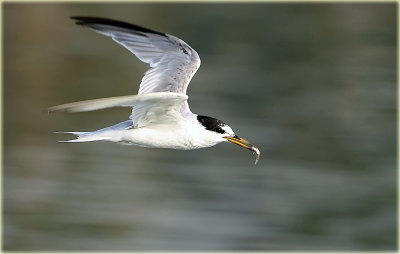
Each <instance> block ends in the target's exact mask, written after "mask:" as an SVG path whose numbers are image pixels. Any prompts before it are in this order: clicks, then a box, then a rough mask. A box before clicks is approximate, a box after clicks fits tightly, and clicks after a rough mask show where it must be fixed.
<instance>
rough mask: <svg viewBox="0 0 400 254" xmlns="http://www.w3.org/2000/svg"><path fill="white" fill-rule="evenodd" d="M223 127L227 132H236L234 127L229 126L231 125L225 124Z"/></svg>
mask: <svg viewBox="0 0 400 254" xmlns="http://www.w3.org/2000/svg"><path fill="white" fill-rule="evenodd" d="M221 129H223V130H224V131H225V132H226V133H228V134H232V135H233V134H235V133H234V132H233V130H232V128H231V127H229V125H227V124H225V125H224V126H221Z"/></svg>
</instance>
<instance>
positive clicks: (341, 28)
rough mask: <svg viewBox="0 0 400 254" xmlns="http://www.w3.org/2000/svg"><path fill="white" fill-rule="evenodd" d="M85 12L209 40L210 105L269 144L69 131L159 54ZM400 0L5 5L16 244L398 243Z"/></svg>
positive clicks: (196, 95) (202, 75) (6, 129)
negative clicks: (81, 135) (58, 110)
mask: <svg viewBox="0 0 400 254" xmlns="http://www.w3.org/2000/svg"><path fill="white" fill-rule="evenodd" d="M72 15H91V16H101V17H109V18H115V19H120V20H125V21H127V22H132V23H136V24H139V25H142V26H145V27H149V28H152V29H155V30H159V31H162V32H166V33H169V34H172V35H175V36H177V37H179V38H181V39H183V40H184V41H186V42H187V43H188V44H190V45H191V46H192V47H193V48H194V49H196V51H197V52H198V53H199V55H200V57H201V60H202V66H201V67H200V69H199V71H198V72H197V74H196V76H195V77H194V79H193V80H192V83H191V86H190V87H189V90H188V94H189V101H190V105H191V109H192V111H193V112H195V113H199V114H204V115H209V116H213V117H216V118H219V119H221V120H223V121H225V122H226V123H228V124H229V125H230V126H232V127H233V129H234V130H235V131H236V133H237V134H238V135H239V136H242V137H243V138H246V139H248V140H249V141H251V142H252V143H254V144H255V145H257V146H258V147H259V148H260V150H261V160H260V162H259V164H258V165H257V166H254V165H253V163H254V157H253V155H252V154H251V152H249V151H247V150H244V149H241V148H239V147H237V146H234V145H231V144H220V145H217V146H215V147H212V148H209V149H202V150H195V151H175V150H164V149H146V148H139V147H126V146H119V145H115V144H109V143H87V144H61V143H57V141H58V140H66V139H69V138H71V137H70V136H68V135H62V134H54V133H53V132H55V131H72V130H74V131H87V130H95V129H99V128H102V127H105V126H108V125H111V124H114V123H117V122H120V121H123V120H125V119H127V117H128V115H129V113H130V111H129V109H121V108H119V109H118V108H117V109H107V110H102V111H97V112H89V113H79V114H56V115H47V114H43V113H42V112H41V110H42V109H45V108H47V107H49V106H53V105H57V104H62V103H67V102H72V101H79V100H85V99H93V98H100V97H109V96H119V95H127V94H136V93H137V90H138V86H139V84H140V80H141V78H142V75H143V73H144V72H145V71H146V70H147V68H148V66H147V65H146V64H144V63H142V62H140V61H139V60H138V59H136V58H135V57H134V56H133V55H131V54H130V52H128V51H127V50H125V49H124V48H123V47H121V46H119V45H117V44H116V43H114V42H113V41H112V40H110V39H109V38H106V37H104V36H101V35H98V34H95V33H94V32H92V31H90V30H89V29H85V28H82V27H79V26H76V25H74V23H73V21H71V20H69V16H72ZM396 24H397V4H396V3H364V4H361V3H358V4H349V3H330V4H328V3H296V4H293V3H291V4H282V3H260V4H254V3H253V4H243V3H242V4H238V3H235V4H234V3H231V4H223V3H219V4H216V3H208V4H199V3H197V4H193V3H192V4H189V3H186V4H178V3H165V4H160V3H146V4H144V3H123V4H122V3H120V4H111V3H101V4H86V3H40V4H39V3H3V113H4V117H3V135H4V136H3V137H4V139H3V249H4V250H7V251H76V250H82V251H100V250H103V251H162V250H164V251H174V250H186V251H222V250H224V251H237V250H261V251H271V250H283V251H293V250H303V251H311V250H319V251H342V250H343V251H367V250H373V251H380V250H395V249H396V248H397V243H396V240H397V210H396V207H397V205H396V202H397V163H396V162H397V161H396V144H397V134H396V131H397V129H396V128H397V127H396V116H397V25H396Z"/></svg>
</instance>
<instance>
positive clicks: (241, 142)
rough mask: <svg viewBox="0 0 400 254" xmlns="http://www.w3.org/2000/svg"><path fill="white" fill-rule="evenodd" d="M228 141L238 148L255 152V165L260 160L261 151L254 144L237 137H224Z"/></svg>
mask: <svg viewBox="0 0 400 254" xmlns="http://www.w3.org/2000/svg"><path fill="white" fill-rule="evenodd" d="M224 138H225V139H226V140H228V141H229V142H231V143H234V144H236V145H238V146H241V147H244V148H246V149H249V150H251V151H253V153H254V154H255V155H256V161H255V162H254V165H255V164H257V162H258V161H259V160H260V150H258V148H257V147H256V146H254V145H252V144H250V142H249V141H247V140H245V139H242V138H239V137H238V136H237V135H235V136H233V137H224Z"/></svg>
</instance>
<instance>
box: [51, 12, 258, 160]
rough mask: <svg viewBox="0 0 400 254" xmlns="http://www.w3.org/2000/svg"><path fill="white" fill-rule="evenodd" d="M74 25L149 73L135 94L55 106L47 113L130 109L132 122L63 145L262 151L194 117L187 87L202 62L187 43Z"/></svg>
mask: <svg viewBox="0 0 400 254" xmlns="http://www.w3.org/2000/svg"><path fill="white" fill-rule="evenodd" d="M71 19H73V20H75V21H76V24H78V25H82V26H84V27H88V28H90V29H92V30H93V31H95V32H97V33H99V34H102V35H105V36H108V37H111V38H112V39H113V40H114V41H115V42H117V43H118V44H120V45H122V46H123V47H125V48H126V49H128V50H129V51H130V52H132V53H133V54H134V55H135V56H136V57H137V58H139V59H140V60H141V61H143V62H145V63H148V64H149V65H150V67H151V68H150V69H149V70H148V71H147V72H146V73H145V75H144V77H143V78H142V81H141V83H140V87H139V92H138V94H137V95H128V96H120V97H110V98H102V99H94V100H87V101H80V102H73V103H68V104H63V105H58V106H54V107H51V108H49V109H48V112H49V113H50V112H57V111H66V112H83V111H92V110H99V109H104V108H110V107H131V108H132V113H131V115H130V117H129V120H126V121H124V122H121V123H118V124H116V125H113V126H110V127H106V128H103V129H100V130H97V131H92V132H59V133H70V134H73V135H75V136H76V138H75V139H72V140H68V141H60V142H90V141H110V142H116V143H119V144H126V145H137V146H143V147H158V148H170V149H181V150H192V149H198V148H204V147H211V146H214V145H216V144H218V143H221V142H226V141H228V142H231V143H233V144H236V145H239V146H241V147H244V148H246V149H249V150H251V151H253V152H254V153H255V155H256V161H255V163H257V162H258V160H259V156H260V151H259V149H258V148H257V147H256V146H254V145H252V144H250V143H249V142H248V141H246V140H245V139H242V138H240V137H238V136H237V135H236V134H235V133H234V132H233V130H232V128H231V127H229V125H227V124H225V123H224V122H222V121H221V120H218V119H216V118H213V117H209V116H204V115H198V114H194V113H192V111H191V110H190V108H189V104H188V102H187V100H188V96H187V95H186V90H187V87H188V85H189V83H190V80H191V79H192V77H193V75H194V74H195V73H196V71H197V69H198V68H199V67H200V57H199V55H198V54H197V52H196V51H195V50H194V49H192V48H191V47H190V46H189V45H188V44H186V43H185V42H184V41H183V40H181V39H179V38H177V37H175V36H172V35H169V34H165V33H161V32H157V31H154V30H151V29H148V28H144V27H140V26H137V25H134V24H129V23H125V22H121V21H117V20H112V19H106V18H98V17H71Z"/></svg>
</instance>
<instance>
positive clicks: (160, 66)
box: [72, 17, 200, 124]
mask: <svg viewBox="0 0 400 254" xmlns="http://www.w3.org/2000/svg"><path fill="white" fill-rule="evenodd" d="M72 19H75V20H76V23H77V24H79V25H83V26H87V27H89V28H91V29H93V30H94V31H95V32H98V33H100V34H103V35H106V36H109V37H111V38H112V39H113V40H114V41H116V42H117V43H119V44H121V45H122V46H124V47H125V48H126V49H128V50H129V51H131V52H132V53H133V54H135V55H136V56H137V57H138V58H139V59H140V60H142V61H143V62H145V63H148V64H149V65H150V67H151V68H150V69H149V70H148V71H147V72H146V74H145V76H144V77H143V79H142V82H141V84H140V88H139V92H138V94H147V93H156V92H174V93H182V94H186V90H187V87H188V85H189V82H190V80H191V79H192V77H193V75H194V74H195V72H196V71H197V69H198V68H199V67H200V58H199V55H198V54H197V52H196V51H195V50H194V49H192V48H191V47H190V46H189V45H187V44H186V43H185V42H184V41H182V40H181V39H179V38H176V37H174V36H172V35H168V34H164V33H160V32H156V31H153V30H150V29H147V28H144V27H140V26H137V25H133V24H129V23H125V22H121V21H116V20H111V19H105V18H96V17H72ZM147 107H151V105H148V106H147ZM180 110H181V112H182V113H186V112H190V109H189V106H188V104H187V102H184V103H183V105H182V108H181V109H180ZM139 111H146V108H144V107H141V109H140V110H139V109H138V108H133V111H132V116H131V119H132V120H133V122H134V124H136V123H137V122H138V121H139V119H138V115H143V112H139Z"/></svg>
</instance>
